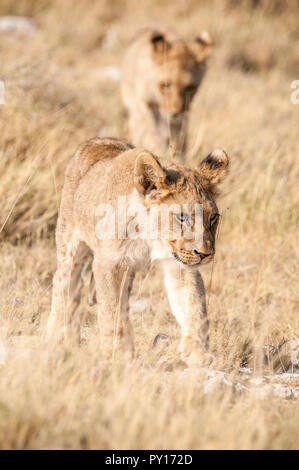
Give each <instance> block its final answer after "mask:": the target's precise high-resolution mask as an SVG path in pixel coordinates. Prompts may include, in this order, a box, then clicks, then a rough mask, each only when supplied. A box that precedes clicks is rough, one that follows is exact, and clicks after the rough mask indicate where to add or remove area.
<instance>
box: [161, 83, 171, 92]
mask: <svg viewBox="0 0 299 470" xmlns="http://www.w3.org/2000/svg"><path fill="white" fill-rule="evenodd" d="M160 88H161V90H162V91H169V90H170V88H171V83H169V82H162V83H160Z"/></svg>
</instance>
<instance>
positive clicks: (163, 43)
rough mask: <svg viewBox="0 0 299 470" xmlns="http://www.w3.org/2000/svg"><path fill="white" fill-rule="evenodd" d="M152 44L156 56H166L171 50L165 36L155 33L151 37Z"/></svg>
mask: <svg viewBox="0 0 299 470" xmlns="http://www.w3.org/2000/svg"><path fill="white" fill-rule="evenodd" d="M151 44H152V48H153V51H154V52H155V53H156V54H164V53H165V52H167V51H168V49H170V44H169V42H168V41H167V40H166V39H165V36H164V34H162V33H160V32H159V31H154V32H153V33H152V35H151Z"/></svg>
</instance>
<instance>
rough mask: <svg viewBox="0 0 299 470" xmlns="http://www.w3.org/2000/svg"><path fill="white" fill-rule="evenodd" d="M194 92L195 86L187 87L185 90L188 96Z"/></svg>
mask: <svg viewBox="0 0 299 470" xmlns="http://www.w3.org/2000/svg"><path fill="white" fill-rule="evenodd" d="M196 90H197V86H196V85H188V86H186V88H185V93H186V94H188V95H193V94H194V93H195V92H196Z"/></svg>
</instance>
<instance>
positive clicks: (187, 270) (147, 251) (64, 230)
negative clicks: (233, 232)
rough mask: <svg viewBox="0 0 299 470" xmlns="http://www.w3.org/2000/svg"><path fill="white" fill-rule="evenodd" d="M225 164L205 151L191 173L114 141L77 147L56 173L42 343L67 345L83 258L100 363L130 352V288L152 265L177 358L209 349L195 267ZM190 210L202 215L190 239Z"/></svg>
mask: <svg viewBox="0 0 299 470" xmlns="http://www.w3.org/2000/svg"><path fill="white" fill-rule="evenodd" d="M228 165H229V160H228V157H227V155H226V153H225V152H224V151H222V150H214V151H213V152H212V153H211V154H210V155H209V156H208V157H206V158H205V159H204V160H203V161H202V162H201V163H200V164H199V166H198V167H197V168H196V169H191V168H188V167H186V166H179V165H175V164H173V163H169V162H166V161H164V160H161V161H160V159H159V158H157V157H156V156H155V155H153V154H151V153H149V152H148V151H146V150H143V149H142V148H135V147H133V146H132V145H131V144H129V143H127V142H125V141H122V140H117V139H113V138H105V139H101V138H95V139H91V140H89V141H87V142H85V143H83V144H82V145H81V146H80V147H79V149H78V150H77V151H76V153H75V154H74V156H73V157H72V159H71V160H70V162H69V164H68V167H67V170H66V174H65V182H64V187H63V192H62V200H61V206H60V211H59V217H58V222H57V231H56V243H57V271H56V273H55V276H54V279H53V297H52V310H51V314H50V317H49V320H48V324H47V334H46V336H47V339H48V340H49V341H51V340H52V339H56V340H59V339H60V338H62V337H63V335H64V336H66V337H69V333H71V334H70V337H73V336H74V335H73V332H72V330H73V328H74V325H77V326H78V325H79V323H78V322H77V321H75V320H74V313H75V311H76V308H77V306H78V304H79V301H80V289H81V287H82V286H81V281H80V279H81V277H80V275H81V271H82V268H83V265H84V258H85V255H86V253H87V252H88V250H91V252H92V254H93V274H94V278H95V285H96V294H97V295H96V296H97V302H98V320H99V327H100V328H99V329H100V341H101V346H102V345H103V348H104V349H105V350H106V351H108V354H109V355H110V354H112V352H113V351H115V350H116V347H124V348H125V349H127V350H128V349H129V350H131V351H133V350H134V342H133V335H132V328H131V325H130V320H129V309H128V300H129V294H130V289H131V285H132V281H133V278H134V274H135V272H136V271H137V270H139V269H142V270H145V271H147V270H148V269H149V267H150V265H151V263H152V262H153V261H156V260H157V261H159V262H160V263H161V265H162V268H163V271H164V280H165V287H166V290H167V294H168V298H169V303H170V307H171V309H172V312H173V314H174V316H175V318H176V319H177V321H178V323H179V324H180V326H181V330H182V339H181V343H180V351H181V354H182V357H183V358H184V359H186V360H189V359H190V358H191V357H193V358H194V357H195V358H196V360H199V359H200V357H202V356H203V354H204V351H205V350H206V347H207V343H208V321H207V313H206V301H205V290H204V285H203V281H202V278H201V275H200V273H199V268H200V267H201V266H202V265H203V264H206V263H208V262H210V261H211V260H212V259H213V256H214V253H215V234H216V229H217V225H218V221H219V213H218V209H217V206H216V203H215V201H214V195H215V194H216V192H217V185H218V184H219V183H220V181H221V180H222V179H223V177H224V176H225V175H226V173H227V170H228ZM196 207H197V208H201V211H200V217H199V220H200V222H201V226H200V229H201V231H199V232H195V231H193V228H194V226H195V224H196V210H195V209H194V208H196ZM189 208H191V209H190V210H189ZM165 214H166V218H165ZM162 216H163V217H164V219H163V220H164V223H165V222H166V225H167V223H168V221H170V223H169V227H168V229H169V230H164V229H165V226H163V227H162ZM155 223H156V226H155ZM149 228H150V230H149ZM162 229H163V230H162ZM195 233H199V236H198V237H197V236H195V235H194V234H195Z"/></svg>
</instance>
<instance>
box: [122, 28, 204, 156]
mask: <svg viewBox="0 0 299 470" xmlns="http://www.w3.org/2000/svg"><path fill="white" fill-rule="evenodd" d="M211 46H212V41H211V38H210V36H209V34H208V33H207V32H206V31H204V32H202V33H200V34H199V35H198V36H197V37H196V38H195V40H194V41H192V42H190V43H188V44H187V43H186V42H185V41H184V40H183V39H182V38H180V37H179V36H178V35H177V34H175V33H173V32H172V31H169V30H154V29H145V30H142V31H140V32H139V33H138V34H137V35H136V37H135V38H134V39H133V40H132V42H131V44H130V46H129V47H128V49H127V51H126V53H125V55H124V58H123V63H122V78H121V88H122V97H123V102H124V105H125V107H126V108H127V111H128V114H129V128H130V134H131V139H132V142H133V143H134V144H135V145H138V146H142V147H145V148H147V149H148V150H150V151H152V152H155V153H158V154H160V153H164V154H165V152H166V151H167V150H168V146H169V145H170V150H171V152H172V153H176V154H179V155H181V154H183V153H184V152H185V150H186V132H187V118H188V111H189V108H190V104H191V102H192V99H193V97H194V95H195V93H196V91H197V89H198V87H199V85H200V83H201V81H202V79H203V76H204V74H205V71H206V61H207V58H208V56H209V55H210V51H211Z"/></svg>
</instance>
